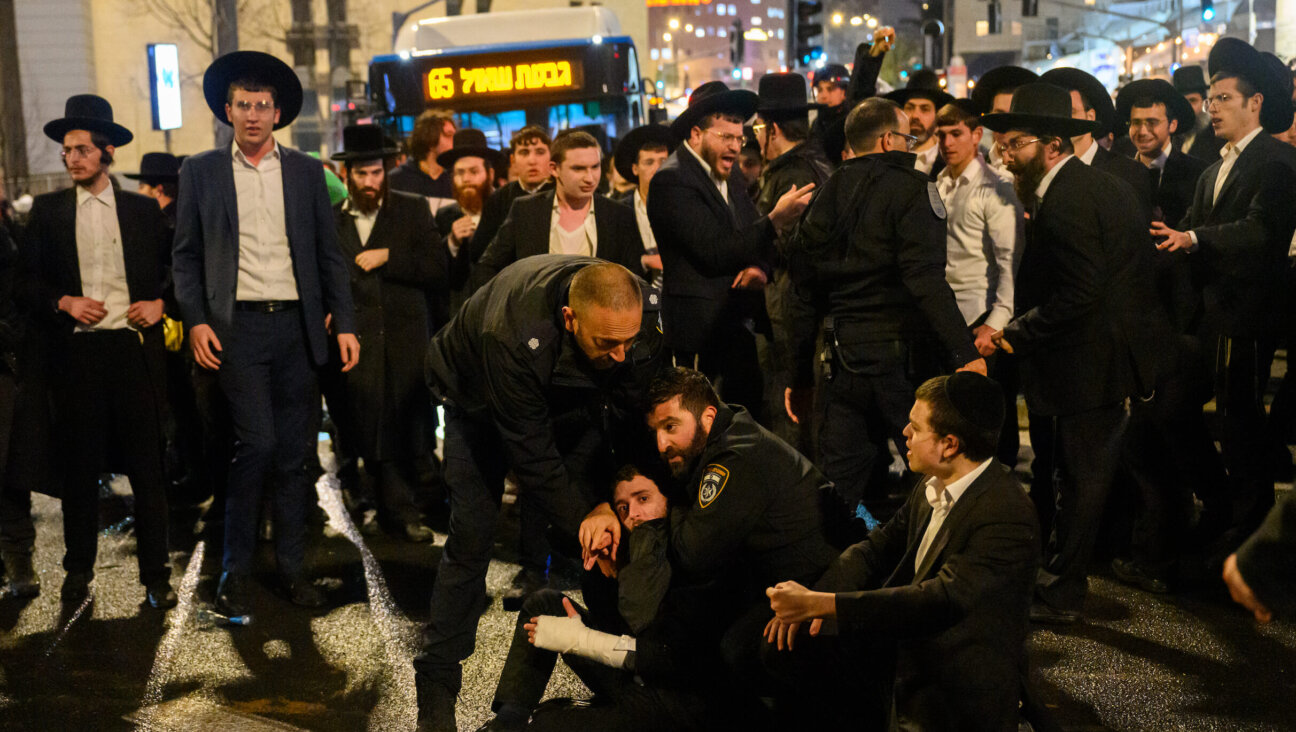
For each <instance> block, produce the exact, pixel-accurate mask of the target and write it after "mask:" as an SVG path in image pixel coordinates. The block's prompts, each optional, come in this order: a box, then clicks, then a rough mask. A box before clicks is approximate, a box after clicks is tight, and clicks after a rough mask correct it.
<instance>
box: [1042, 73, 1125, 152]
mask: <svg viewBox="0 0 1296 732" xmlns="http://www.w3.org/2000/svg"><path fill="white" fill-rule="evenodd" d="M1040 81H1043V82H1047V83H1049V84H1055V85H1057V86H1060V87H1062V88H1063V89H1066V90H1068V91H1072V90H1074V91H1078V92H1080V96H1082V97H1084V98H1085V101H1087V102H1089V106H1090V107H1092V108H1093V111H1094V118H1095V119H1096V120H1097V122H1098V130H1097V131H1096V132H1094V136H1095V137H1102V136H1103V135H1106V134H1107V133H1109V132H1112V131H1113V130H1115V129H1116V127H1117V124H1118V120H1117V117H1116V105H1115V104H1113V103H1112V98H1111V94H1110V93H1108V91H1107V87H1105V86H1103V83H1102V82H1101V81H1098V78H1097V77H1095V76H1094V75H1093V74H1090V73H1089V72H1088V71H1082V70H1080V69H1077V68H1073V67H1070V66H1064V67H1061V68H1056V69H1049V70H1048V71H1045V72H1044V75H1043V76H1041V77H1040Z"/></svg>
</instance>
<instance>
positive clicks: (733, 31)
mask: <svg viewBox="0 0 1296 732" xmlns="http://www.w3.org/2000/svg"><path fill="white" fill-rule="evenodd" d="M745 49H746V39H744V38H743V24H742V19H741V18H735V19H734V22H733V26H732V27H731V28H730V29H729V63H730V65H732V66H741V65H742V62H743V51H744V50H745Z"/></svg>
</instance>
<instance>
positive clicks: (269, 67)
mask: <svg viewBox="0 0 1296 732" xmlns="http://www.w3.org/2000/svg"><path fill="white" fill-rule="evenodd" d="M245 79H251V80H253V81H257V82H260V83H262V84H267V85H269V86H272V87H274V90H275V106H276V107H278V108H279V121H278V122H276V123H275V126H274V128H275V129H276V130H278V129H282V128H284V127H287V126H288V125H290V124H292V121H293V120H295V119H297V115H298V113H300V112H301V107H302V87H301V80H300V79H298V78H297V74H296V72H294V71H293V70H292V68H291V67H289V66H288V64H286V63H284V62H283V61H280V60H279V59H277V58H275V57H274V56H271V55H270V54H268V53H261V52H260V51H234V52H232V53H227V54H225V55H224V56H221V57H220V58H218V59H216V60H215V61H212V62H211V66H208V67H207V71H205V72H204V73H203V96H204V97H206V98H207V107H208V108H209V109H211V112H212V114H214V115H216V119H218V120H220V121H221V122H224V123H225V124H229V123H230V121H229V117H228V116H227V115H226V114H225V100H226V98H227V97H228V95H229V85H230V84H231V83H233V82H235V81H241V80H245Z"/></svg>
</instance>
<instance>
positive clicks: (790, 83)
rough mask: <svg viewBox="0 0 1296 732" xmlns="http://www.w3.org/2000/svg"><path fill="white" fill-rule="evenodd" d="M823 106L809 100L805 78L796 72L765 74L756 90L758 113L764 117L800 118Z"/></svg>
mask: <svg viewBox="0 0 1296 732" xmlns="http://www.w3.org/2000/svg"><path fill="white" fill-rule="evenodd" d="M823 106H824V105H822V104H816V103H814V102H811V101H809V99H807V97H806V82H805V77H804V76H802V75H800V74H798V73H796V72H795V71H788V72H785V73H778V74H765V75H764V76H762V77H761V78H760V84H759V85H758V86H757V88H756V113H757V114H759V115H762V116H765V115H772V116H773V118H774V119H778V118H779V116H784V117H786V116H789V115H791V116H798V115H804V114H805V113H806V112H809V111H810V110H812V109H822V108H823Z"/></svg>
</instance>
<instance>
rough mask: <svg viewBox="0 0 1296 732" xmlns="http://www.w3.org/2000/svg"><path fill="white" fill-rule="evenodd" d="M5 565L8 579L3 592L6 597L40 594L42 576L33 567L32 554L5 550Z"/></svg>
mask: <svg viewBox="0 0 1296 732" xmlns="http://www.w3.org/2000/svg"><path fill="white" fill-rule="evenodd" d="M4 566H5V577H6V578H7V579H8V581H7V582H6V583H5V587H4V592H3V595H4V596H5V597H35V596H37V595H39V594H40V577H38V576H37V575H36V569H35V568H34V567H32V556H31V555H30V554H19V553H17V552H5V553H4Z"/></svg>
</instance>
